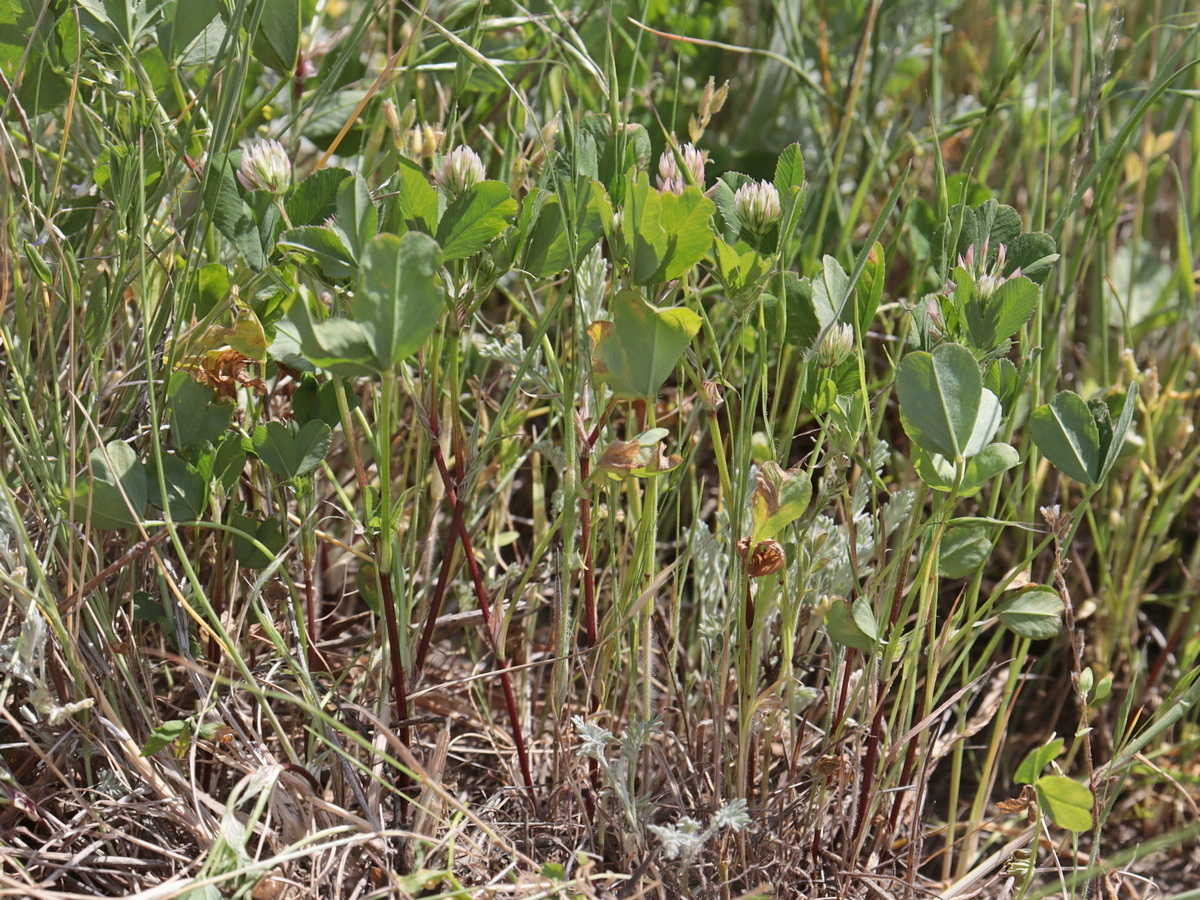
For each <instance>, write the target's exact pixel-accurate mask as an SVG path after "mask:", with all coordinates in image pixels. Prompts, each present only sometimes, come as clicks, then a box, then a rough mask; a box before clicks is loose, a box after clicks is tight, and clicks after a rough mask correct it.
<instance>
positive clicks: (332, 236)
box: [277, 225, 358, 278]
mask: <svg viewBox="0 0 1200 900" xmlns="http://www.w3.org/2000/svg"><path fill="white" fill-rule="evenodd" d="M277 246H279V247H280V248H282V249H284V250H292V251H295V252H298V253H302V254H304V255H306V256H310V257H312V259H313V261H314V262H316V264H317V265H318V266H319V267H320V268H321V271H322V272H323V273H324V274H325V276H326V277H327V278H353V277H354V276H355V275H356V274H358V265H357V263H356V262H355V254H354V253H353V252H352V251H351V250H350V248H349V247H347V246H346V243H345V241H344V240H343V237H342V232H341V231H340V230H338V231H335V230H334V229H332V228H327V227H325V226H323V225H301V226H300V227H299V228H289V229H288V230H287V231H285V232H284V233H283V234H281V235H280V236H279V241H278V242H277Z"/></svg>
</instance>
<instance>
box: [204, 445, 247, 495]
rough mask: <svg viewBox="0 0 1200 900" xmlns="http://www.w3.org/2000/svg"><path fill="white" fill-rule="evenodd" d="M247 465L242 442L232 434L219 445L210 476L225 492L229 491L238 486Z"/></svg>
mask: <svg viewBox="0 0 1200 900" xmlns="http://www.w3.org/2000/svg"><path fill="white" fill-rule="evenodd" d="M245 465H246V451H245V449H244V448H243V447H242V441H241V439H240V438H238V437H236V436H235V435H232V434H231V435H228V436H226V437H225V438H223V439H222V440H220V441H219V442H218V443H217V449H216V453H215V454H214V455H213V460H212V471H211V473H210V474H211V477H213V478H215V479H216V480H217V481H218V482H219V483H220V484H221V486H222V487H223V488H225V490H227V491H229V490H232V489H233V486H234V485H235V484H237V480H238V479H239V478H240V477H241V475H242V469H243V468H244V467H245Z"/></svg>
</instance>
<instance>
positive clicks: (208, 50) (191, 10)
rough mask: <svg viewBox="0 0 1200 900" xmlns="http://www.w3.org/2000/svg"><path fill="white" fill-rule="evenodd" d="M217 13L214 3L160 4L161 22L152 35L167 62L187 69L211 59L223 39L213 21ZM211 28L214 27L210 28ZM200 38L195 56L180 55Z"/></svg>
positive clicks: (221, 30) (189, 0) (191, 0)
mask: <svg viewBox="0 0 1200 900" xmlns="http://www.w3.org/2000/svg"><path fill="white" fill-rule="evenodd" d="M220 12H221V4H220V2H218V0H172V2H170V3H165V4H163V18H162V21H161V22H160V23H159V25H158V28H157V30H156V35H157V38H158V46H159V48H160V49H161V50H162V53H163V56H164V57H165V58H166V59H167V61H168V62H172V63H175V64H176V65H184V66H187V65H196V64H198V63H201V62H205V61H207V60H209V59H211V58H212V57H213V56H214V55H215V54H216V52H217V49H218V47H219V45H220V42H221V39H222V38H223V37H224V35H225V25H224V23H223V22H220V21H218V20H217V16H218V15H219V13H220ZM213 25H215V26H216V27H215V28H214V27H211V26H213ZM205 32H208V33H207V34H205ZM201 35H204V37H205V40H204V41H203V42H202V43H201V47H200V50H199V52H195V51H193V52H192V53H188V54H186V55H185V53H184V51H186V50H188V48H189V47H191V46H192V44H193V42H196V41H197V38H199V37H200V36H201Z"/></svg>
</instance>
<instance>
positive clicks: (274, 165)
mask: <svg viewBox="0 0 1200 900" xmlns="http://www.w3.org/2000/svg"><path fill="white" fill-rule="evenodd" d="M238 180H239V181H241V183H242V187H244V188H245V189H246V190H248V191H270V192H271V193H272V194H282V193H284V192H285V191H286V190H287V189H288V188H289V187H291V184H292V161H291V160H290V159H288V155H287V151H286V150H284V149H283V144H281V143H279V141H271V140H266V141H258V142H257V143H256V144H252V145H251V146H250V147H249V148H247V149H246V150H243V151H242V165H241V168H240V169H239V170H238Z"/></svg>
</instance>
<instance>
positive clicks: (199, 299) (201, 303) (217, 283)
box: [184, 263, 233, 319]
mask: <svg viewBox="0 0 1200 900" xmlns="http://www.w3.org/2000/svg"><path fill="white" fill-rule="evenodd" d="M232 284H233V282H232V280H231V279H230V277H229V267H228V266H223V265H221V264H220V263H209V264H208V265H206V266H202V267H201V268H200V270H199V276H198V277H197V279H196V283H195V285H194V289H193V290H192V291H190V292H189V294H188V299H187V301H186V303H185V305H184V312H185V313H186V314H188V315H190V316H194V317H195V318H197V319H203V318H204V317H205V316H207V315H208V314H209V313H210V312H212V311H213V309H214V308H215V307H216V305H217V304H218V303H220V302H221V301H222V300H224V299H225V298H226V297H228V296H229V294H230V290H231V286H232Z"/></svg>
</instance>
